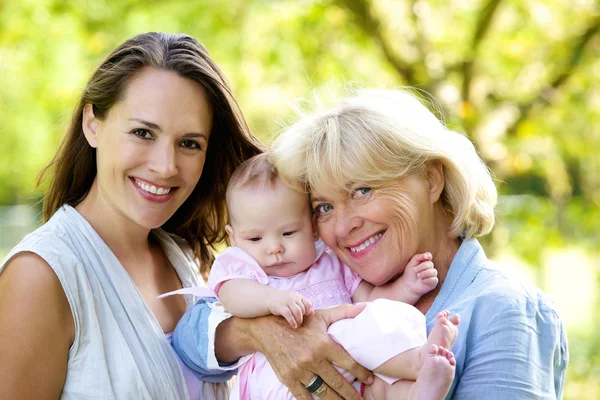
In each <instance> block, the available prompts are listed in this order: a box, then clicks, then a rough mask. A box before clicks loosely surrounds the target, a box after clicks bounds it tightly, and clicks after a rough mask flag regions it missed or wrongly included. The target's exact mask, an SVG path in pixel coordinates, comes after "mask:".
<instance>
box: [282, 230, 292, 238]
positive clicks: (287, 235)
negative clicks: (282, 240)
mask: <svg viewBox="0 0 600 400" xmlns="http://www.w3.org/2000/svg"><path fill="white" fill-rule="evenodd" d="M293 234H294V231H289V232H283V236H286V237H289V236H292V235H293Z"/></svg>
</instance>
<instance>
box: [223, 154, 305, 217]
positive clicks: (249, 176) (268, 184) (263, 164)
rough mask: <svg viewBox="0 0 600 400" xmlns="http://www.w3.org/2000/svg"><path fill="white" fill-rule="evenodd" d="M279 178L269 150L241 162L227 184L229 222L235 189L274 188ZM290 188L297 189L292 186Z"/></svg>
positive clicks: (264, 189) (263, 189)
mask: <svg viewBox="0 0 600 400" xmlns="http://www.w3.org/2000/svg"><path fill="white" fill-rule="evenodd" d="M278 179H279V175H278V174H277V169H276V168H275V166H274V165H273V162H272V155H271V153H269V152H265V153H261V154H257V155H255V156H253V157H251V158H249V159H247V160H246V161H244V162H243V163H241V164H240V166H239V167H237V168H236V169H235V171H234V172H233V174H232V175H231V179H230V180H229V184H228V185H227V192H226V195H225V196H226V201H227V211H228V214H229V223H231V208H230V206H231V198H232V196H233V193H234V192H235V191H239V190H252V191H261V190H262V191H266V190H273V189H274V188H275V185H276V183H277V180H278ZM282 183H283V181H282ZM290 190H295V189H293V188H291V187H290ZM307 204H308V195H307ZM309 207H310V204H309Z"/></svg>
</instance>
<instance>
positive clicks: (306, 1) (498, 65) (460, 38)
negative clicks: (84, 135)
mask: <svg viewBox="0 0 600 400" xmlns="http://www.w3.org/2000/svg"><path fill="white" fill-rule="evenodd" d="M599 29H600V11H599V7H598V4H597V2H595V1H593V0H571V1H564V0H532V1H526V2H523V1H519V0H504V1H501V0H453V1H447V0H430V1H426V0H412V1H400V0H370V1H369V0H302V1H296V0H278V1H275V0H272V1H270V0H228V1H227V2H218V1H212V0H198V1H192V2H190V1H183V0H172V1H156V0H146V1H142V0H122V1H116V0H99V1H70V0H21V1H5V2H1V1H0V138H1V139H0V143H1V144H0V146H1V149H2V157H0V205H10V204H31V203H33V202H35V201H36V200H37V199H38V198H39V196H40V194H41V191H42V190H41V189H36V188H35V176H36V173H37V172H38V171H39V170H40V168H41V167H42V166H43V165H44V164H45V163H46V162H47V161H48V160H49V159H50V157H51V156H52V154H53V152H54V150H55V149H56V146H57V144H58V142H59V140H60V138H61V136H62V134H63V132H64V131H65V128H66V126H67V124H68V122H69V120H70V118H71V115H70V113H71V112H72V109H73V107H74V105H75V103H76V101H77V99H78V96H79V95H80V92H81V90H82V88H83V87H84V85H85V83H86V79H87V78H88V76H89V74H90V73H91V71H92V70H93V69H94V67H95V66H96V65H98V64H99V62H100V61H101V59H102V58H103V57H105V56H106V55H107V53H108V52H109V51H110V50H111V49H113V48H114V47H115V46H116V45H118V44H119V43H121V42H122V41H123V40H125V39H126V38H128V37H130V36H132V35H134V34H136V33H140V32H145V31H151V30H158V31H167V32H186V33H189V34H192V35H193V36H195V37H196V38H198V39H199V40H200V41H201V42H203V43H204V44H205V46H206V47H207V48H208V49H209V51H210V53H211V55H212V56H213V58H214V59H215V60H216V61H217V62H218V64H219V65H220V66H221V67H222V68H223V70H224V71H225V73H226V75H227V76H228V77H229V79H230V82H231V83H232V86H233V87H234V91H235V93H236V97H237V99H238V101H239V102H240V105H241V107H242V109H243V110H244V113H245V115H246V116H247V118H248V121H249V123H250V126H251V128H252V129H253V130H254V132H256V133H257V134H258V135H259V136H260V137H262V138H263V139H264V140H268V138H269V137H271V135H272V134H273V133H274V132H276V131H277V130H279V129H281V126H282V124H284V123H285V122H286V121H288V120H290V119H291V118H293V112H292V110H291V108H290V107H288V106H286V104H288V103H290V102H292V101H294V100H295V99H298V98H308V99H310V98H311V97H312V92H313V91H314V90H315V89H318V90H320V91H322V92H325V93H331V94H332V95H336V94H340V93H341V92H342V88H343V86H344V85H347V84H358V85H367V86H375V87H381V86H386V87H390V86H392V87H393V86H399V85H409V86H413V87H416V88H419V89H424V90H427V91H429V92H431V93H432V94H433V95H434V96H436V98H437V99H439V101H440V105H441V109H442V111H443V113H444V117H445V119H446V120H447V123H448V124H449V126H450V127H451V128H452V129H455V130H460V131H463V132H465V133H467V134H468V135H469V136H471V138H472V139H473V140H474V142H475V143H476V145H477V147H478V150H479V151H480V154H481V155H482V157H483V158H484V159H485V160H486V162H487V163H488V164H489V165H490V167H491V169H492V170H493V172H494V174H495V176H496V179H497V181H498V185H499V191H500V195H501V198H500V203H499V207H498V219H499V223H498V225H497V227H496V228H495V231H494V233H493V235H491V236H490V237H489V238H488V239H487V240H486V243H487V244H486V245H487V247H488V248H489V249H496V250H497V249H510V251H511V252H512V253H514V254H516V255H518V256H520V257H522V258H525V259H526V260H528V261H529V262H530V263H531V264H532V265H534V266H540V267H539V268H543V266H541V263H540V255H541V254H542V249H544V248H548V247H561V246H566V245H570V244H573V243H577V245H578V246H584V247H587V248H588V249H590V250H594V249H595V247H597V243H599V242H600V233H599V232H600V222H599V221H600V173H599V172H600V171H599V170H600V168H599V163H600V158H599V157H598V153H599V152H600V57H599V56H598V55H599V54H600V34H599ZM599 270H600V269H599ZM542 272H543V271H542ZM586 343H587V342H586ZM594 348H598V346H597V343H596V345H595V347H594ZM577 349H579V347H578V348H577ZM576 351H577V353H576V354H574V356H573V362H574V363H579V361H578V360H587V359H588V358H587V357H588V356H587V355H582V356H580V354H584V353H580V351H579V350H576ZM581 351H582V352H583V350H581ZM586 351H587V350H586ZM585 354H587V353H585ZM594 357H596V358H592V359H591V362H592V364H594V363H595V364H596V365H597V363H596V362H597V356H594ZM577 368H579V367H577ZM595 368H596V369H595V370H594V371H596V372H595V373H597V367H595ZM577 371H580V370H579V369H577ZM581 371H588V372H589V371H592V370H591V369H590V370H585V369H581ZM588 372H585V373H588ZM585 373H584V372H582V373H581V374H579V372H576V373H575V375H576V378H575V379H580V377H581V376H583V375H584V374H585ZM589 373H591V372H589ZM577 374H579V375H577ZM575 397H577V396H575Z"/></svg>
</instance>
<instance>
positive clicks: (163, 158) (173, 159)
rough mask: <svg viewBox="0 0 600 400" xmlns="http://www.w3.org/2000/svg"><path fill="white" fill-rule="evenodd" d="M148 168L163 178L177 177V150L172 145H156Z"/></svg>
mask: <svg viewBox="0 0 600 400" xmlns="http://www.w3.org/2000/svg"><path fill="white" fill-rule="evenodd" d="M154 147H155V148H154V149H153V150H154V151H152V153H151V157H150V160H149V162H148V166H149V168H150V170H152V171H153V172H156V173H157V174H158V175H159V176H160V177H161V178H170V177H172V176H174V175H177V172H178V171H177V154H176V149H175V148H174V147H173V145H172V144H170V143H159V142H157V143H155V145H154Z"/></svg>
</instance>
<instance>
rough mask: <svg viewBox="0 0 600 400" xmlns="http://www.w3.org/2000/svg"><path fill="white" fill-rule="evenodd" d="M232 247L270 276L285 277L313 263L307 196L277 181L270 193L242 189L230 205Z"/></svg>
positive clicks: (233, 194) (311, 230)
mask: <svg viewBox="0 0 600 400" xmlns="http://www.w3.org/2000/svg"><path fill="white" fill-rule="evenodd" d="M229 214H230V218H231V226H228V227H227V232H228V233H229V236H230V238H231V241H232V244H233V245H234V246H236V247H239V248H241V249H242V250H244V251H245V252H246V253H248V254H249V255H250V256H251V257H252V258H254V259H255V260H256V262H258V264H259V265H260V267H261V268H262V269H263V270H264V271H265V272H266V274H267V275H269V276H280V277H288V276H292V275H295V274H297V273H299V272H302V271H304V270H306V269H307V268H308V267H310V265H311V264H312V263H313V262H314V261H315V257H316V249H315V243H314V241H315V233H314V232H315V231H314V224H313V223H312V218H311V212H310V208H309V205H308V200H307V198H306V196H304V195H303V194H301V193H298V192H295V191H294V190H292V189H290V188H288V187H287V186H285V185H284V184H283V183H282V182H281V181H280V180H277V181H276V183H275V187H274V188H273V189H256V190H252V189H241V190H237V191H235V192H233V193H232V196H231V198H230V201H229Z"/></svg>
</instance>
